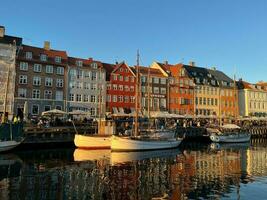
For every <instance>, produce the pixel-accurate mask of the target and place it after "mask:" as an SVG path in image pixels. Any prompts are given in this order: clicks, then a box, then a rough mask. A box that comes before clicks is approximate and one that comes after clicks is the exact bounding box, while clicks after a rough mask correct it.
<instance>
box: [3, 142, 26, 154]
mask: <svg viewBox="0 0 267 200" xmlns="http://www.w3.org/2000/svg"><path fill="white" fill-rule="evenodd" d="M22 141H23V140H21V141H15V140H9V141H1V142H0V152H4V151H9V150H11V149H14V148H15V147H17V146H18V145H20V144H21V143H22Z"/></svg>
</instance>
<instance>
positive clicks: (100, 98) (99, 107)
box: [98, 67, 102, 135]
mask: <svg viewBox="0 0 267 200" xmlns="http://www.w3.org/2000/svg"><path fill="white" fill-rule="evenodd" d="M101 77H102V67H100V71H99V80H100V82H99V84H98V88H99V96H98V102H99V103H98V111H99V114H98V117H99V121H98V134H99V135H100V134H101V112H102V109H101V108H102V106H101V103H102V101H101V100H102V96H101V93H102V84H101Z"/></svg>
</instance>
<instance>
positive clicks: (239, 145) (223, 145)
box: [210, 142, 250, 150]
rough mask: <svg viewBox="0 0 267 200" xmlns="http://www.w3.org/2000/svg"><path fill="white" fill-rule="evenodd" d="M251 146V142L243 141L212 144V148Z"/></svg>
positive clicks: (243, 147) (244, 147)
mask: <svg viewBox="0 0 267 200" xmlns="http://www.w3.org/2000/svg"><path fill="white" fill-rule="evenodd" d="M249 147H250V142H242V143H216V142H213V143H211V144H210V148H211V149H213V150H223V149H235V150H238V149H248V148H249Z"/></svg>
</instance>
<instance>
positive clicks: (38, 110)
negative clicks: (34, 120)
mask: <svg viewBox="0 0 267 200" xmlns="http://www.w3.org/2000/svg"><path fill="white" fill-rule="evenodd" d="M34 106H37V108H38V109H37V113H33V107H34ZM39 112H40V106H39V105H38V104H33V105H32V109H31V114H32V115H39Z"/></svg>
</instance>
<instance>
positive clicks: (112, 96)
mask: <svg viewBox="0 0 267 200" xmlns="http://www.w3.org/2000/svg"><path fill="white" fill-rule="evenodd" d="M103 66H104V68H105V69H106V70H107V71H110V69H112V68H113V70H112V71H111V72H108V74H110V75H109V76H110V77H109V79H108V81H107V96H106V101H107V102H106V105H107V106H106V111H107V112H109V113H111V114H116V115H119V114H121V115H123V114H127V113H131V112H133V111H134V109H135V73H134V72H133V70H132V68H130V67H129V66H128V65H127V64H126V63H125V62H121V63H117V64H116V65H111V64H103Z"/></svg>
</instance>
